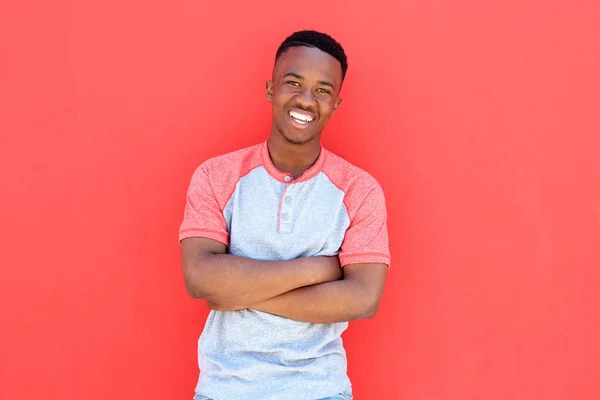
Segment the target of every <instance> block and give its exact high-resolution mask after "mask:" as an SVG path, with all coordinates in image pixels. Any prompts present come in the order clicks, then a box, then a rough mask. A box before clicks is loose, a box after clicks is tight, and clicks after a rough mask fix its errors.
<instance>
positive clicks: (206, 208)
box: [179, 163, 229, 245]
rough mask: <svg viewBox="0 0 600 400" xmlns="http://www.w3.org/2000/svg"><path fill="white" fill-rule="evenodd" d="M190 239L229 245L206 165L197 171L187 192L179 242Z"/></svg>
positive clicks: (220, 210) (224, 223) (220, 209)
mask: <svg viewBox="0 0 600 400" xmlns="http://www.w3.org/2000/svg"><path fill="white" fill-rule="evenodd" d="M189 237H203V238H208V239H213V240H217V241H219V242H221V243H223V244H225V245H229V233H228V232H227V224H226V222H225V218H224V216H223V212H222V208H221V206H220V205H219V201H218V199H217V197H216V195H215V192H214V190H213V188H212V185H211V179H210V170H209V168H208V167H207V165H206V163H205V164H202V165H200V167H198V168H197V169H196V171H195V172H194V174H193V175H192V179H191V182H190V186H189V188H188V190H187V196H186V204H185V210H184V213H183V221H182V223H181V226H180V228H179V241H181V240H183V239H185V238H189Z"/></svg>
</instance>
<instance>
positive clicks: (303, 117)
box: [288, 109, 315, 128]
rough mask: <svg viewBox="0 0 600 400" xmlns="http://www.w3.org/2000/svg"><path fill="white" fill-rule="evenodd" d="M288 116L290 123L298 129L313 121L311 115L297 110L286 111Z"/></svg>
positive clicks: (313, 117) (313, 118)
mask: <svg viewBox="0 0 600 400" xmlns="http://www.w3.org/2000/svg"><path fill="white" fill-rule="evenodd" d="M288 116H289V117H290V119H291V120H292V123H293V124H294V125H295V126H297V127H299V128H305V127H307V126H309V125H310V124H311V123H312V122H314V121H315V116H314V115H313V114H311V113H309V112H307V111H304V110H299V109H293V110H290V111H288Z"/></svg>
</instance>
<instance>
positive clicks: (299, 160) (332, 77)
mask: <svg viewBox="0 0 600 400" xmlns="http://www.w3.org/2000/svg"><path fill="white" fill-rule="evenodd" d="M341 86H342V69H341V65H340V63H339V61H337V60H336V59H335V58H334V57H332V56H331V55H329V54H327V53H324V52H322V51H321V50H318V49H316V48H309V47H292V48H290V49H288V50H287V52H286V53H284V54H283V55H282V56H281V57H280V58H279V59H278V60H277V62H276V63H275V66H274V68H273V76H272V80H270V81H267V82H266V92H267V100H268V101H269V102H270V103H271V105H272V111H273V120H272V125H271V134H270V137H269V140H268V148H269V154H270V156H271V159H272V161H273V164H274V165H275V167H277V169H279V170H280V171H283V172H287V173H289V174H291V175H292V176H293V177H294V178H295V179H296V178H298V177H300V176H302V174H303V173H304V171H306V170H307V169H309V168H310V167H311V166H312V165H313V164H314V163H315V162H316V160H317V159H318V157H319V153H320V149H321V145H320V140H321V135H322V131H323V128H324V127H325V126H326V125H327V123H328V122H329V120H330V118H331V117H332V116H333V114H334V113H335V111H336V110H337V108H338V107H339V106H340V103H341V101H342V99H341V97H340V89H341ZM290 112H296V113H300V114H302V115H305V116H308V117H311V118H312V121H311V122H310V123H307V124H302V123H299V122H298V121H297V120H294V119H293V118H292V117H291V116H290ZM181 255H182V264H183V271H184V279H185V282H186V287H187V289H188V292H189V293H190V294H191V295H192V296H194V297H197V298H202V299H205V300H208V302H207V306H208V307H209V308H210V309H211V310H220V311H232V310H240V309H245V308H251V309H255V310H259V311H263V312H267V313H271V314H275V315H279V316H282V317H286V318H290V319H294V320H297V321H304V322H311V323H334V322H342V321H350V320H355V319H360V318H370V317H372V316H374V315H375V313H376V312H377V309H378V307H379V302H380V300H381V295H382V293H383V288H384V284H385V278H386V274H387V269H388V268H387V265H385V264H366V263H363V264H349V265H346V266H344V268H340V264H339V260H338V258H337V257H311V258H302V259H296V260H289V261H259V260H251V259H248V258H243V257H236V256H232V255H229V254H227V248H226V246H225V245H223V244H222V243H219V242H217V241H214V240H210V239H203V238H188V239H184V240H182V241H181Z"/></svg>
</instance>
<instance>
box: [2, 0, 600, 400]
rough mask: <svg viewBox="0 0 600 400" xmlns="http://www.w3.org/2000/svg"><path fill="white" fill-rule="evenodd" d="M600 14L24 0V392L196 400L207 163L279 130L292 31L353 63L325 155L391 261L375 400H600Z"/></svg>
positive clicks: (375, 360) (6, 280) (9, 211)
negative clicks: (185, 221)
mask: <svg viewBox="0 0 600 400" xmlns="http://www.w3.org/2000/svg"><path fill="white" fill-rule="evenodd" d="M599 20H600V6H599V5H598V2H596V1H592V0H588V1H570V2H569V1H549V0H546V1H543V2H542V1H533V0H528V1H516V0H510V1H502V2H501V1H496V2H484V1H479V0H453V1H433V0H423V1H413V0H402V1H391V0H390V1H380V2H377V1H375V2H373V1H371V2H364V1H344V2H341V1H340V2H325V1H314V0H304V1H302V2H287V1H280V0H257V1H253V2H241V1H238V2H225V1H217V2H208V1H189V0H187V1H168V2H167V1H163V2H160V1H133V0H119V1H114V0H113V1H102V2H101V1H97V2H70V1H54V2H43V1H39V0H31V1H27V2H19V1H3V2H2V3H1V4H0V43H1V47H0V55H1V57H2V58H1V60H0V68H1V70H0V72H1V73H0V91H1V94H0V99H1V104H0V124H1V125H0V129H1V136H0V151H1V154H0V174H1V175H0V178H1V181H0V182H1V185H0V196H1V197H0V199H1V200H0V201H1V207H0V223H1V233H0V246H1V251H0V267H1V274H2V275H1V279H0V398H2V399H7V400H8V399H11V400H12V399H33V398H44V399H51V400H59V399H83V398H85V399H88V400H96V399H97V400H100V399H144V400H159V399H190V398H191V396H192V391H193V387H194V385H195V382H196V378H197V367H196V359H195V358H196V340H197V337H198V335H199V333H200V331H201V329H202V325H203V323H204V319H205V317H206V315H207V310H206V309H205V307H204V305H203V304H202V302H201V301H198V300H193V299H191V298H189V297H188V296H187V294H186V292H185V289H184V285H183V279H182V276H181V272H180V266H179V253H178V252H179V248H178V245H177V230H178V226H179V223H180V220H181V217H182V213H183V206H184V200H185V190H186V188H187V185H188V183H189V179H190V177H191V174H192V172H193V170H194V168H195V167H196V166H197V165H198V164H199V163H200V162H202V161H203V160H205V159H206V158H208V157H211V156H215V155H218V154H222V153H224V152H227V151H231V150H234V149H238V148H240V147H243V146H247V145H251V144H254V143H257V142H259V141H262V140H264V139H265V138H266V136H267V134H268V131H269V126H270V108H269V104H268V103H267V101H266V98H265V93H264V81H265V80H266V79H268V78H269V77H270V71H271V66H272V63H273V57H274V53H275V50H276V48H277V46H278V45H279V43H280V42H281V40H283V38H284V37H285V36H286V35H287V34H289V33H291V32H292V31H294V30H298V29H302V28H313V29H320V30H324V31H326V32H328V33H330V34H332V35H333V36H334V37H336V38H337V39H338V40H339V41H341V42H342V44H343V45H344V46H345V48H346V51H347V53H348V55H349V61H350V68H349V71H348V77H347V81H346V82H345V85H344V89H343V97H344V102H343V104H342V107H341V108H340V110H339V112H338V113H336V116H335V117H334V119H333V120H332V122H331V124H330V126H328V128H327V129H326V132H325V135H324V139H323V141H324V144H325V145H326V146H327V147H328V148H329V149H330V150H332V151H334V152H336V153H338V154H339V155H341V156H343V157H345V158H346V159H348V160H350V161H351V162H353V163H355V164H357V165H359V166H361V167H363V168H365V169H367V170H368V171H370V172H371V173H372V174H373V175H374V176H375V177H376V178H377V179H378V180H379V181H380V182H381V184H382V186H383V188H384V190H385V192H386V196H387V202H388V208H389V231H390V239H391V248H392V255H393V261H392V269H391V270H390V275H389V281H388V284H387V286H386V291H385V296H384V300H383V303H382V306H381V308H380V312H379V313H378V315H377V316H376V318H375V319H372V320H368V321H360V322H355V323H352V324H351V327H350V329H349V331H348V332H347V333H346V334H345V341H346V344H347V348H348V355H349V363H350V367H349V373H350V376H351V378H352V380H353V382H354V387H355V393H356V397H357V399H358V400H375V399H380V398H386V399H387V398H389V399H410V400H438V399H440V400H467V399H472V400H475V399H487V400H506V399H511V400H512V399H524V400H538V399H540V400H541V399H543V400H554V399H556V400H578V399H590V400H591V399H598V398H600V344H599V337H600V312H599V311H598V306H599V305H600V293H599V290H598V289H599V287H600V269H599V268H600V138H599V135H600V117H599V110H600V95H599V93H600V78H599V71H600V44H599V43H600V29H599V28H598V21H599Z"/></svg>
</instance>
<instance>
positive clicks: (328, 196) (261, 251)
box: [179, 31, 390, 400]
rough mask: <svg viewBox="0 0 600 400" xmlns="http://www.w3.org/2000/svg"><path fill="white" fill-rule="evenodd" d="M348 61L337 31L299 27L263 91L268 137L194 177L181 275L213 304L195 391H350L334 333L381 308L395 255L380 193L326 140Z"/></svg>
mask: <svg viewBox="0 0 600 400" xmlns="http://www.w3.org/2000/svg"><path fill="white" fill-rule="evenodd" d="M347 66H348V64H347V60H346V55H345V53H344V50H343V48H342V47H341V46H340V44H339V43H338V42H336V41H335V40H334V39H333V38H331V37H330V36H328V35H325V34H323V33H319V32H315V31H300V32H296V33H294V34H292V35H291V36H290V37H288V38H287V39H286V40H285V41H284V42H283V43H282V44H281V46H280V47H279V50H278V51H277V54H276V60H275V66H274V69H273V75H272V79H273V80H272V81H268V82H267V85H266V89H267V99H268V101H269V102H270V103H272V108H273V122H272V127H271V134H270V137H269V138H268V140H267V141H266V142H264V143H262V144H259V145H256V146H252V147H249V148H246V149H242V150H238V151H236V152H233V153H230V154H226V155H224V156H220V157H216V158H213V159H210V160H208V161H206V162H204V163H203V164H202V165H201V166H200V167H199V168H198V169H197V170H196V171H195V172H194V175H193V177H192V181H191V184H190V187H189V190H188V194H187V204H186V208H185V215H184V220H183V223H182V225H181V229H180V235H179V237H180V241H181V256H182V264H183V273H184V278H185V283H186V287H187V290H188V292H189V293H190V294H191V295H192V296H193V297H196V298H201V299H205V300H207V301H208V306H209V308H210V309H211V310H212V311H211V312H210V314H209V316H208V319H207V321H206V325H205V327H204V331H203V332H202V335H201V336H200V339H199V341H198V358H199V366H200V379H199V382H198V386H197V387H196V397H195V399H214V400H317V399H351V398H352V391H351V384H350V381H349V379H348V376H347V374H346V354H345V351H344V347H343V345H342V339H341V337H340V335H341V334H342V332H343V331H344V330H345V329H346V328H347V326H348V323H347V321H350V320H355V319H359V318H369V317H372V316H373V315H374V314H375V312H376V310H377V308H378V305H379V301H380V298H381V294H382V291H383V287H384V282H385V277H386V274H387V269H388V265H389V260H390V256H389V250H388V239H387V227H386V209H385V200H384V196H383V192H382V190H381V187H380V186H379V184H378V183H377V182H376V181H375V179H373V178H372V177H371V176H370V175H369V174H367V173H366V172H364V171H362V170H360V169H359V168H357V167H355V166H353V165H351V164H350V163H348V162H346V161H344V160H343V159H341V158H339V157H337V156H335V155H334V154H332V153H331V152H329V151H327V150H325V149H324V148H323V147H321V144H320V138H321V132H322V130H323V128H324V127H325V125H326V124H327V122H328V121H329V119H330V118H331V116H332V115H333V113H334V112H335V110H336V109H337V108H338V107H339V105H340V103H341V100H342V99H341V98H340V97H339V94H340V89H341V86H342V81H343V80H344V77H345V74H346V69H347Z"/></svg>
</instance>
